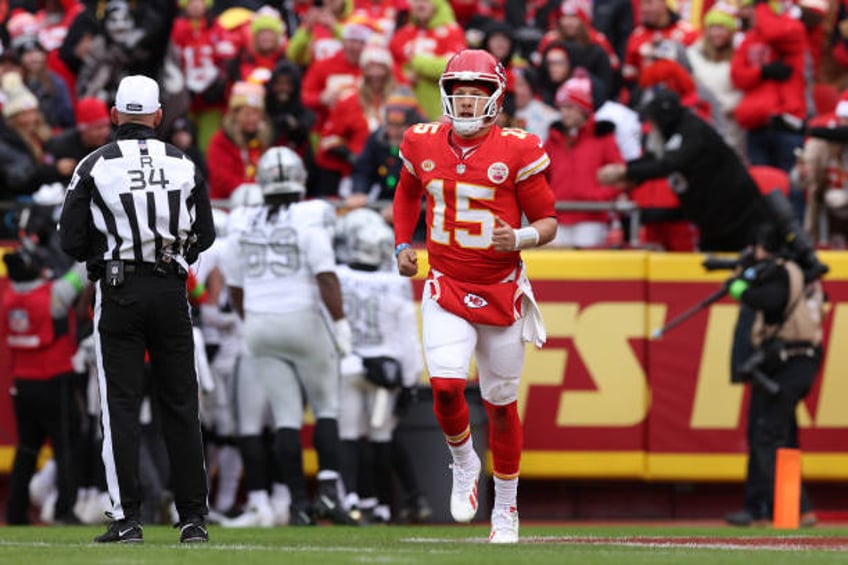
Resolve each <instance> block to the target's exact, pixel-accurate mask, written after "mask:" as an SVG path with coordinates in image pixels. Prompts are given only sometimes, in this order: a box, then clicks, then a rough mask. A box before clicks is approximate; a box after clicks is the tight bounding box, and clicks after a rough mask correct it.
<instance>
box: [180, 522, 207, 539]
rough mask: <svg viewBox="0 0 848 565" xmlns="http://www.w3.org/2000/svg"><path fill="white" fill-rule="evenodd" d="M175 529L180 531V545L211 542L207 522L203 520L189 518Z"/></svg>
mask: <svg viewBox="0 0 848 565" xmlns="http://www.w3.org/2000/svg"><path fill="white" fill-rule="evenodd" d="M174 527H175V528H179V529H180V543H206V542H208V541H209V532H208V531H207V529H206V520H204V519H203V518H199V517H195V518H189V519H188V520H184V521H182V522H180V523H179V524H177V525H175V526H174Z"/></svg>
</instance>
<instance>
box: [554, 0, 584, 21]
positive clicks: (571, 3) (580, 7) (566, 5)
mask: <svg viewBox="0 0 848 565" xmlns="http://www.w3.org/2000/svg"><path fill="white" fill-rule="evenodd" d="M559 12H560V15H562V16H576V17H577V18H578V19H579V20H580V21H581V22H583V25H585V26H591V25H592V2H591V0H564V2H563V3H562V5H561V6H560V8H559Z"/></svg>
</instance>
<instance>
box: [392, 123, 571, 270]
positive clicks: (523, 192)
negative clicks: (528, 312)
mask: <svg viewBox="0 0 848 565" xmlns="http://www.w3.org/2000/svg"><path fill="white" fill-rule="evenodd" d="M474 141H476V142H477V144H476V145H473V146H470V147H469V146H468V145H467V144H468V141H467V140H465V141H463V145H464V146H463V145H460V144H458V143H457V142H456V141H455V134H453V133H452V130H451V126H450V125H446V124H441V123H425V124H417V125H414V126H412V127H410V128H409V129H408V130H407V131H406V134H405V136H404V139H403V142H402V143H401V148H400V153H401V158H402V159H403V163H404V166H405V168H406V171H407V172H408V173H410V175H411V177H410V175H404V176H403V182H401V184H400V185H399V186H398V191H399V192H407V196H412V195H414V194H415V193H418V196H419V197H420V194H421V193H422V192H423V193H426V197H427V233H428V238H427V252H428V255H429V261H430V265H431V267H432V268H433V269H435V270H437V271H440V272H441V273H444V274H446V275H448V276H451V277H453V278H456V279H460V280H465V281H477V282H483V283H487V282H497V281H500V280H502V279H503V278H504V277H506V276H507V275H508V274H509V273H510V272H512V271H513V270H514V269H515V267H516V265H517V264H518V261H519V253H518V251H515V252H514V253H504V252H500V251H495V250H494V249H492V232H493V230H494V228H495V218H496V217H499V218H501V219H503V220H504V221H505V222H506V223H508V224H509V225H511V226H512V227H514V228H518V227H520V226H521V216H522V214H524V215H525V216H526V217H527V219H528V220H529V221H530V222H533V221H535V220H538V219H540V218H545V217H553V216H555V211H554V195H553V192H552V191H551V189H550V186H548V183H547V180H545V176H544V174H542V173H544V171H545V169H547V167H548V165H549V164H550V159H549V158H548V154H547V153H546V152H545V150H544V149H542V143H541V141H540V140H539V138H538V137H537V136H535V135H533V134H531V133H528V132H526V131H524V130H521V129H514V128H500V127H498V126H492V128H491V129H490V130H489V132H488V133H487V134H486V135H484V136H483V137H481V138H480V139H479V140H474ZM396 231H398V233H402V231H400V230H397V227H396Z"/></svg>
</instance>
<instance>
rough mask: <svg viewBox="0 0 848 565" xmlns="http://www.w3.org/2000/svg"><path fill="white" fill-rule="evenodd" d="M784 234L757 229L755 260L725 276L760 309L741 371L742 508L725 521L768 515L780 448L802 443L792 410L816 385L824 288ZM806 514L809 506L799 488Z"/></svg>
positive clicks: (732, 290) (733, 291)
mask: <svg viewBox="0 0 848 565" xmlns="http://www.w3.org/2000/svg"><path fill="white" fill-rule="evenodd" d="M785 242H786V239H785V237H783V235H782V232H781V229H780V228H779V227H778V226H776V225H774V224H763V225H761V226H760V227H759V228H758V229H757V231H756V234H755V238H754V245H753V259H752V261H753V262H752V264H751V265H750V266H748V267H746V268H745V269H744V270H742V272H741V275H739V276H737V277H734V278H732V279H731V280H730V281H728V292H729V294H730V296H731V297H733V298H734V299H736V300H739V301H740V302H742V303H743V304H744V305H747V306H748V307H749V308H751V309H752V310H753V311H754V312H755V316H754V323H753V327H752V329H751V336H750V337H751V344H752V346H753V348H754V354H753V355H751V356H750V357H749V358H748V359H747V360H745V361H743V362H742V363H741V364H740V367H739V368H738V370H737V373H736V375H735V376H736V377H737V379H738V380H741V381H743V382H744V381H752V382H753V386H752V389H751V398H750V406H749V411H748V450H749V457H748V470H747V477H746V482H745V509H744V510H742V511H741V512H736V513H733V514H729V515H728V516H727V520H728V522H730V523H731V524H734V525H748V524H750V523H751V522H753V521H755V520H770V519H771V513H772V505H773V500H774V491H773V486H774V474H775V460H776V454H777V449H778V448H780V447H797V446H798V436H797V434H798V428H797V422H796V420H795V410H796V407H797V405H798V403H799V402H801V401H802V400H803V399H804V398H805V397H806V396H807V394H808V393H809V392H810V389H811V388H812V386H813V382H814V380H815V377H816V374H817V373H818V371H819V367H820V366H821V360H822V347H821V344H822V320H823V306H824V293H823V291H822V284H821V281H820V280H819V279H818V278H817V277H815V278H813V279H812V280H807V277H805V272H804V270H803V269H802V267H801V266H800V265H799V263H798V262H797V261H798V260H797V259H795V258H794V255H793V254H791V253H790V254H789V258H785V257H784V256H783V255H784V254H785V253H786V252H787V249H786V246H785ZM801 512H802V514H803V513H809V512H810V502H809V500H808V498H807V496H806V493H805V492H804V490H803V489H802V495H801Z"/></svg>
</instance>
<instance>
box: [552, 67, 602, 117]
mask: <svg viewBox="0 0 848 565" xmlns="http://www.w3.org/2000/svg"><path fill="white" fill-rule="evenodd" d="M554 101H555V102H556V105H557V107H559V106H563V105H565V104H571V105H573V106H577V108H578V109H579V110H580V111H581V112H583V113H584V114H586V115H587V116H588V115H591V114H592V113H593V112H594V105H593V103H592V81H591V80H589V77H587V76H580V77H572V78H570V79H568V80H567V81H565V82H564V83H563V85H562V86H560V87H559V89H558V90H557V92H556V96H555V97H554Z"/></svg>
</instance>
